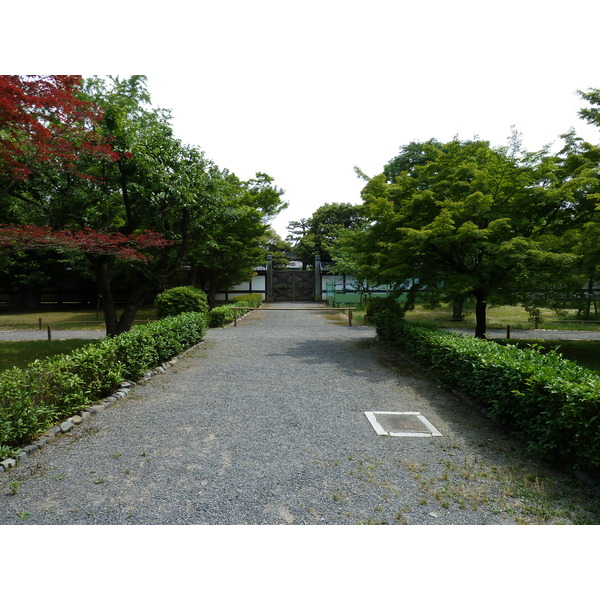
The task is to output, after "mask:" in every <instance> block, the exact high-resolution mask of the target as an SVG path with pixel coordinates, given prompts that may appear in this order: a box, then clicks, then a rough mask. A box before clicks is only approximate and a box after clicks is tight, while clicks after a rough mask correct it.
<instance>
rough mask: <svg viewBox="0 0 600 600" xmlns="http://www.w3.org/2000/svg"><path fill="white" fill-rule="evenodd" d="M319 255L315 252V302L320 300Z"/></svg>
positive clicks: (321, 284)
mask: <svg viewBox="0 0 600 600" xmlns="http://www.w3.org/2000/svg"><path fill="white" fill-rule="evenodd" d="M322 287H323V282H322V281H321V257H320V256H319V255H318V254H315V302H322V300H323V299H322V297H321V296H322V291H323V290H322Z"/></svg>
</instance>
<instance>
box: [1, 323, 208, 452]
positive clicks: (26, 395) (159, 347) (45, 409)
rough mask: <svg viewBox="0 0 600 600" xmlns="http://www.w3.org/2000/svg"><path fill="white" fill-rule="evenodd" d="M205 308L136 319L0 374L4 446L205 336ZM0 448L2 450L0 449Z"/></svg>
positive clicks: (24, 438) (134, 378) (19, 441)
mask: <svg viewBox="0 0 600 600" xmlns="http://www.w3.org/2000/svg"><path fill="white" fill-rule="evenodd" d="M205 332H206V315H205V314H204V313H191V312H188V313H183V314H181V315H179V316H177V317H167V318H165V319H161V320H160V321H155V322H153V323H149V324H147V325H138V326H136V327H134V328H132V329H131V330H130V331H128V332H126V333H122V334H121V335H119V336H116V337H113V338H104V339H102V340H100V341H99V342H97V343H93V344H90V345H89V346H86V347H84V348H81V349H79V350H76V351H75V352H71V353H69V354H62V355H58V356H54V357H51V358H47V359H43V360H36V361H34V362H33V363H31V364H30V365H29V366H28V367H27V368H26V369H18V368H16V367H15V368H13V369H10V370H8V371H5V372H4V373H2V374H0V447H2V446H4V449H6V447H16V446H18V445H19V444H22V443H25V442H27V441H29V440H31V439H33V437H34V436H35V435H37V434H39V433H41V432H43V431H45V430H46V429H48V427H50V426H52V425H53V424H55V423H57V422H58V421H59V420H60V419H62V418H65V417H69V416H71V415H73V414H74V413H75V412H77V411H78V410H81V409H82V408H85V407H86V406H89V405H90V404H92V403H93V402H94V400H96V399H98V398H101V397H103V396H106V395H108V394H110V393H111V392H112V391H114V390H115V389H116V388H117V387H118V386H119V384H120V383H121V382H122V381H124V380H130V381H137V380H139V379H140V377H141V376H142V375H144V373H146V372H147V371H148V370H150V369H152V368H153V367H155V366H156V365H158V364H160V363H162V362H165V361H167V360H169V359H170V358H172V357H173V356H175V355H177V354H179V353H181V352H183V351H184V350H186V349H188V348H190V347H191V346H193V345H194V344H197V343H198V342H200V341H202V339H203V338H204V334H205ZM0 454H2V451H1V450H0Z"/></svg>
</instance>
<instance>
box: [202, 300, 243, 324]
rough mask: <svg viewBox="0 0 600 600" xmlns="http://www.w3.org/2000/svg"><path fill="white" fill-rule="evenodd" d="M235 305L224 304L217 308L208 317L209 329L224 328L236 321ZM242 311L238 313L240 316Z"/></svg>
mask: <svg viewBox="0 0 600 600" xmlns="http://www.w3.org/2000/svg"><path fill="white" fill-rule="evenodd" d="M233 307H234V305H233V304H223V305H221V306H215V307H214V308H213V309H212V310H211V311H210V313H209V315H208V325H209V327H223V326H224V325H226V324H227V323H232V322H233V319H234V314H233ZM240 313H241V311H239V312H238V314H240Z"/></svg>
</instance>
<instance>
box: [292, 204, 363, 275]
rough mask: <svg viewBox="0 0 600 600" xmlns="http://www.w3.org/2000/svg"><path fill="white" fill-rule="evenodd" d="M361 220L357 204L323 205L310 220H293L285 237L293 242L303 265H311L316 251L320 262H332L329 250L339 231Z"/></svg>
mask: <svg viewBox="0 0 600 600" xmlns="http://www.w3.org/2000/svg"><path fill="white" fill-rule="evenodd" d="M363 222H364V218H363V216H362V214H361V212H360V207H359V206H357V205H354V204H349V203H332V204H327V203H326V204H323V205H322V206H320V207H319V208H317V209H316V210H315V212H314V213H313V214H312V216H311V217H310V218H309V219H306V220H301V221H292V222H291V223H290V224H289V225H288V230H290V231H291V232H292V235H291V236H288V239H293V240H294V241H295V245H294V250H295V252H296V255H297V257H298V259H299V260H300V261H302V265H303V268H305V267H306V266H311V267H312V266H314V257H315V255H316V254H318V255H319V256H320V257H321V262H322V263H332V262H333V257H332V250H333V248H334V246H335V245H336V243H337V240H338V238H339V236H340V234H341V233H342V232H344V231H347V230H351V229H355V228H357V227H359V226H360V225H361V224H362V223H363Z"/></svg>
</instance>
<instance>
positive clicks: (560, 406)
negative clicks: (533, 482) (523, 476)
mask: <svg viewBox="0 0 600 600" xmlns="http://www.w3.org/2000/svg"><path fill="white" fill-rule="evenodd" d="M390 319H391V317H390ZM383 321H384V318H383V317H382V318H380V319H379V320H378V323H377V332H378V335H379V336H380V337H381V338H383V339H388V340H390V341H391V342H393V343H394V344H396V345H398V346H400V347H402V348H403V349H404V350H406V351H407V352H408V353H409V354H411V355H412V356H414V357H415V358H417V359H418V360H420V361H421V362H424V363H425V364H427V365H429V366H430V367H432V368H434V369H435V370H436V372H437V373H438V374H439V376H440V378H441V379H442V381H444V382H445V383H446V385H448V386H449V387H451V388H454V389H457V390H459V391H461V392H463V393H465V394H468V395H469V396H470V397H472V398H474V399H476V400H477V401H479V402H480V403H481V404H483V405H484V406H485V408H486V409H487V411H488V414H489V415H490V417H492V418H494V419H496V420H498V421H499V422H500V423H503V424H506V425H509V426H511V427H514V428H517V429H519V430H521V431H522V432H523V433H524V434H525V436H526V437H527V447H528V449H529V450H531V451H535V452H537V453H538V454H539V455H540V456H542V457H544V458H547V459H549V460H552V461H556V462H567V463H569V464H571V465H573V466H575V467H578V468H582V469H586V470H588V471H593V472H600V377H598V376H597V375H596V374H594V373H593V372H592V371H589V370H588V369H585V368H584V367H581V366H580V365H578V364H576V363H574V362H571V361H568V360H565V359H563V358H562V357H561V356H560V355H559V354H557V353H556V352H550V353H547V354H543V353H541V352H539V351H538V350H537V348H536V347H535V346H531V347H529V348H525V349H519V348H517V347H516V346H503V345H500V344H496V343H494V342H491V341H486V340H480V339H475V338H471V337H465V336H462V335H458V334H453V333H449V332H445V331H442V330H439V329H435V328H429V327H424V326H421V325H414V324H409V323H406V322H404V321H401V320H398V319H396V320H395V321H396V322H395V323H393V324H390V323H384V322H383Z"/></svg>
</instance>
